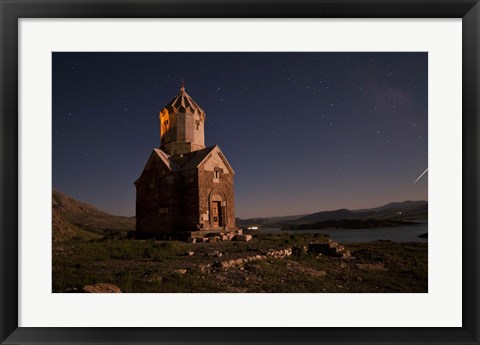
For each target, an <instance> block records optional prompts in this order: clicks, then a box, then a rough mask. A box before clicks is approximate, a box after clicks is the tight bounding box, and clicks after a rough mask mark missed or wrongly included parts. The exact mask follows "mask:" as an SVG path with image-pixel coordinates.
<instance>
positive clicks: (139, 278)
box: [52, 234, 428, 293]
mask: <svg viewBox="0 0 480 345" xmlns="http://www.w3.org/2000/svg"><path fill="white" fill-rule="evenodd" d="M325 240H326V238H324V237H323V236H321V235H318V234H272V235H257V236H255V237H254V239H253V240H252V241H250V242H220V243H197V244H188V243H183V242H176V241H171V242H166V241H156V240H128V239H90V240H80V239H76V240H69V241H65V242H62V243H55V244H54V249H53V287H52V288H53V292H65V291H70V290H71V289H73V288H76V289H79V290H80V289H81V288H82V287H83V286H85V285H89V284H95V283H111V284H114V285H117V286H118V287H120V288H121V289H122V291H123V292H150V293H151V292H427V291H428V281H427V276H428V265H427V252H428V247H427V245H428V244H427V243H394V242H390V241H377V242H368V243H357V244H351V245H347V246H346V247H347V249H348V250H350V251H351V253H352V256H353V257H355V259H353V260H348V261H347V260H342V259H339V258H332V257H327V256H320V257H317V256H315V255H313V254H305V255H300V256H291V257H288V258H284V259H273V258H268V259H266V260H257V261H251V262H249V263H246V264H244V265H241V266H238V267H234V268H230V269H227V270H222V269H220V268H218V269H214V270H213V271H210V272H208V271H201V269H200V267H199V266H200V265H205V264H212V263H214V262H218V261H225V260H231V259H238V258H245V257H247V256H251V255H257V254H262V253H265V252H266V251H267V250H268V249H282V248H291V247H293V246H303V245H306V244H308V243H309V242H312V241H325ZM187 251H193V252H194V255H192V256H186V255H185V253H186V252H187ZM216 251H218V252H221V253H222V256H221V257H217V256H215V255H214V253H215V252H216ZM178 269H187V271H186V273H177V272H176V270H178Z"/></svg>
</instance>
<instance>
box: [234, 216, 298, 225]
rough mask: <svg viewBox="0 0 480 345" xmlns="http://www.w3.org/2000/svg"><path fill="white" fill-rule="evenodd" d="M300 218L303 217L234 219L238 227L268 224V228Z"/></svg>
mask: <svg viewBox="0 0 480 345" xmlns="http://www.w3.org/2000/svg"><path fill="white" fill-rule="evenodd" d="M302 216H304V215H303V214H301V215H296V216H284V217H266V218H248V219H241V218H235V224H236V225H237V226H239V227H248V226H262V225H265V224H269V226H271V225H272V224H283V223H284V222H287V221H291V220H295V219H298V218H300V217H302Z"/></svg>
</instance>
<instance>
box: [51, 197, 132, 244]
mask: <svg viewBox="0 0 480 345" xmlns="http://www.w3.org/2000/svg"><path fill="white" fill-rule="evenodd" d="M52 225H53V239H54V241H62V240H65V239H70V238H74V237H79V238H92V237H101V236H104V235H109V234H114V233H119V232H120V233H124V234H126V233H127V232H128V231H130V230H134V229H135V217H122V216H114V215H112V214H109V213H106V212H103V211H101V210H99V209H97V208H96V207H94V206H92V205H89V204H87V203H84V202H81V201H78V200H75V199H73V198H71V197H69V196H67V195H65V194H63V193H61V192H59V191H56V190H53V192H52Z"/></svg>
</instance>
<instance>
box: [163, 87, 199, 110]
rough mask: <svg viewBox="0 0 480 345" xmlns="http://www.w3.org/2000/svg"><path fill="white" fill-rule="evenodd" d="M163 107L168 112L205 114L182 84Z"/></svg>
mask: <svg viewBox="0 0 480 345" xmlns="http://www.w3.org/2000/svg"><path fill="white" fill-rule="evenodd" d="M163 109H166V110H167V111H168V112H169V113H172V112H175V113H191V114H198V115H203V116H205V112H204V111H203V110H202V108H200V106H199V105H198V104H197V103H196V102H195V101H194V100H193V99H192V97H190V95H189V94H188V93H187V92H186V91H185V87H184V86H183V85H182V87H181V88H180V92H179V93H178V94H177V96H176V97H175V98H174V99H172V100H171V101H170V102H169V103H168V104H167V105H166V106H165V107H164V108H163Z"/></svg>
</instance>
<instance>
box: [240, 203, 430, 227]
mask: <svg viewBox="0 0 480 345" xmlns="http://www.w3.org/2000/svg"><path fill="white" fill-rule="evenodd" d="M427 218H428V202H427V201H403V202H391V203H389V204H386V205H383V206H380V207H375V208H370V209H360V210H348V209H345V208H343V209H339V210H334V211H321V212H316V213H312V214H308V215H297V216H286V217H268V218H250V219H239V218H237V219H236V222H237V226H240V227H247V226H260V227H265V228H267V227H284V226H287V227H288V226H293V225H299V224H312V223H315V222H325V221H331V220H335V221H340V220H353V219H357V220H367V219H377V220H392V221H401V220H418V219H427Z"/></svg>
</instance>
